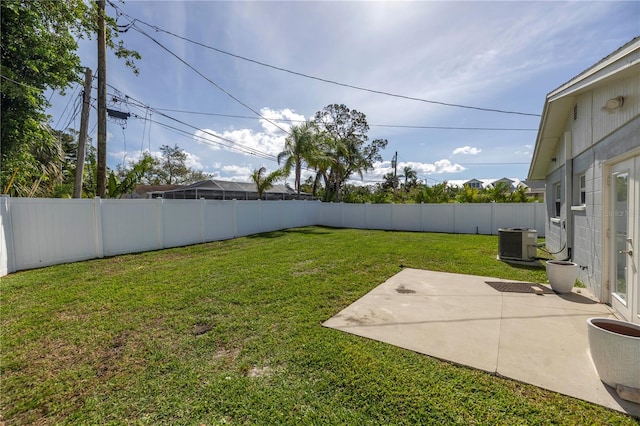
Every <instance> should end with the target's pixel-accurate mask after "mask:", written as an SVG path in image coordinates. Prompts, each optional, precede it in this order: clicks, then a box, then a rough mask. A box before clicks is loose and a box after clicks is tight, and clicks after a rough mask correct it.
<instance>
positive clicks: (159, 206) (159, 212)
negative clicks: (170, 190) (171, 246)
mask: <svg viewBox="0 0 640 426" xmlns="http://www.w3.org/2000/svg"><path fill="white" fill-rule="evenodd" d="M156 200H158V201H156V221H157V222H156V227H157V230H158V231H157V232H158V240H157V241H158V250H161V249H163V248H164V223H163V222H164V218H163V210H164V198H156Z"/></svg>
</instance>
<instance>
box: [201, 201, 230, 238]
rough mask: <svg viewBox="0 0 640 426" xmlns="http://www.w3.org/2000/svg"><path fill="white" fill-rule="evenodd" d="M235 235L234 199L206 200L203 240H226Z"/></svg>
mask: <svg viewBox="0 0 640 426" xmlns="http://www.w3.org/2000/svg"><path fill="white" fill-rule="evenodd" d="M235 236H236V214H235V201H213V200H212V201H207V202H206V203H205V206H204V239H205V241H218V240H228V239H230V238H234V237H235Z"/></svg>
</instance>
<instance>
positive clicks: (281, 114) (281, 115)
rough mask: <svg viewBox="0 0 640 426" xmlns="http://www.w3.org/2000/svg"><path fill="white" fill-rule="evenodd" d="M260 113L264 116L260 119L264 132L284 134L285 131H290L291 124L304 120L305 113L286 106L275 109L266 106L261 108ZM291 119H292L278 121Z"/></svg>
mask: <svg viewBox="0 0 640 426" xmlns="http://www.w3.org/2000/svg"><path fill="white" fill-rule="evenodd" d="M260 115H262V116H263V117H264V118H261V119H260V125H261V126H262V128H263V130H264V132H265V133H266V134H268V135H276V136H277V135H282V134H283V131H284V132H285V133H289V130H290V129H291V126H292V125H294V124H299V123H298V122H300V121H304V120H305V118H304V115H300V114H296V113H295V112H294V111H293V110H290V109H289V108H285V109H282V110H273V109H271V108H268V107H265V108H262V109H261V110H260ZM278 120H291V121H278Z"/></svg>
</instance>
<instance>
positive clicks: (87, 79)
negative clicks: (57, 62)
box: [73, 68, 93, 198]
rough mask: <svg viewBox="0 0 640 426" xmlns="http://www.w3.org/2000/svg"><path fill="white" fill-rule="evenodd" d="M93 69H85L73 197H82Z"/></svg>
mask: <svg viewBox="0 0 640 426" xmlns="http://www.w3.org/2000/svg"><path fill="white" fill-rule="evenodd" d="M92 77H93V76H92V75H91V69H90V68H87V69H85V71H84V93H83V95H82V115H81V116H80V135H79V137H78V156H77V163H76V180H75V184H74V187H73V198H82V175H83V174H84V156H85V152H86V146H87V130H88V129H89V104H90V103H91V80H92Z"/></svg>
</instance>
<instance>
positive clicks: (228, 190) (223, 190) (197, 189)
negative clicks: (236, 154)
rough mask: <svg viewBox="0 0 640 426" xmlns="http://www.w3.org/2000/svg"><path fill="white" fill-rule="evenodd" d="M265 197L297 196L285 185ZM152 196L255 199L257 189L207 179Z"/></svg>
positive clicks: (249, 184)
mask: <svg viewBox="0 0 640 426" xmlns="http://www.w3.org/2000/svg"><path fill="white" fill-rule="evenodd" d="M264 193H265V195H266V196H267V198H270V199H276V198H277V199H283V198H289V197H291V196H293V195H297V194H296V191H295V190H294V189H293V188H291V187H290V186H289V185H286V184H284V185H283V184H277V185H273V186H272V187H271V188H269V189H268V190H266V191H265V192H264ZM153 195H154V196H158V195H160V196H163V197H165V198H187V199H188V198H216V199H228V200H231V199H234V198H236V199H256V198H257V195H258V189H257V186H256V184H255V183H253V182H232V181H224V180H216V179H208V180H203V181H200V182H196V183H193V184H191V185H187V186H182V187H180V188H177V189H173V190H168V191H156V192H154V193H153ZM300 196H301V197H304V198H309V197H310V194H307V193H301V194H300Z"/></svg>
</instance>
